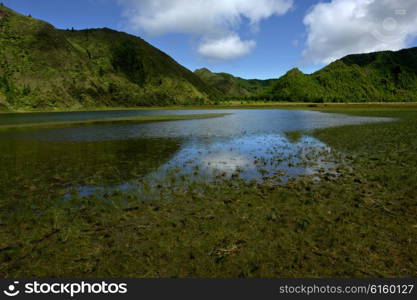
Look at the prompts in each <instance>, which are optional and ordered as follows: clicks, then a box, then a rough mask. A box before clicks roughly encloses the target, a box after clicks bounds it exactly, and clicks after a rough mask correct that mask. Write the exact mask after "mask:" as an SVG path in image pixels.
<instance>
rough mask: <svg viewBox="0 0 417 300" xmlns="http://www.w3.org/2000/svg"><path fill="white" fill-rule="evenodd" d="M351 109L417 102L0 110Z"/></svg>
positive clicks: (410, 106)
mask: <svg viewBox="0 0 417 300" xmlns="http://www.w3.org/2000/svg"><path fill="white" fill-rule="evenodd" d="M275 108H276V109H308V110H320V109H333V108H338V109H350V108H377V109H379V108H386V109H392V108H398V109H417V102H366V103H353V102H352V103H304V102H262V101H246V102H241V101H229V102H223V103H220V104H217V105H185V106H149V107H144V106H139V107H92V108H85V107H84V108H79V109H75V108H68V109H54V110H13V111H0V116H1V115H2V114H16V113H18V114H31V113H63V112H100V111H128V110H216V109H219V110H222V109H275Z"/></svg>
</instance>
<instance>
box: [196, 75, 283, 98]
mask: <svg viewBox="0 0 417 300" xmlns="http://www.w3.org/2000/svg"><path fill="white" fill-rule="evenodd" d="M194 73H195V74H196V75H197V76H199V77H200V78H201V79H202V80H203V81H204V82H205V83H206V84H207V85H208V86H210V87H212V88H214V89H216V90H218V92H219V93H220V94H221V95H223V98H222V99H223V100H231V99H238V100H246V99H251V98H252V97H253V96H254V95H259V94H261V93H263V92H264V90H265V89H266V88H268V87H270V86H271V85H272V84H273V83H274V82H275V81H276V79H268V80H258V79H243V78H239V77H234V76H233V75H230V74H227V73H213V72H211V71H210V70H208V69H199V70H196V71H195V72H194Z"/></svg>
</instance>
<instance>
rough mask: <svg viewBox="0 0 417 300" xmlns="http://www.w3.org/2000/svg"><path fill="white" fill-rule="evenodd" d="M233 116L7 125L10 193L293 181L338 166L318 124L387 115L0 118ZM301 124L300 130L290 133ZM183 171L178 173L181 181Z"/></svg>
mask: <svg viewBox="0 0 417 300" xmlns="http://www.w3.org/2000/svg"><path fill="white" fill-rule="evenodd" d="M211 113H228V114H229V115H226V116H223V117H219V118H212V119H198V120H183V121H174V122H156V123H142V124H128V125H121V124H119V125H94V126H74V127H70V128H43V129H34V128H32V129H25V130H22V129H20V130H8V131H1V132H0V163H1V164H0V165H1V171H0V188H1V190H2V195H3V196H4V195H8V193H12V192H14V193H15V192H19V191H28V192H30V191H32V192H36V191H39V189H43V188H45V186H48V191H51V192H53V193H55V192H59V193H62V194H63V195H67V192H68V191H69V190H76V191H77V193H78V195H81V196H88V195H89V194H91V193H97V192H100V191H103V190H108V189H111V190H126V189H132V188H137V187H138V186H141V184H142V183H143V182H145V181H146V182H151V183H154V184H164V183H167V182H168V181H173V180H174V181H176V180H177V181H183V182H188V183H189V182H194V181H204V182H213V181H215V180H218V179H221V178H232V177H233V178H241V179H243V180H249V181H267V180H269V181H271V182H272V183H277V184H279V183H281V182H286V181H287V180H288V179H289V178H295V177H298V176H306V175H314V174H315V173H316V172H325V171H328V172H331V169H332V168H333V167H334V164H335V163H334V162H328V161H326V160H325V156H323V153H326V152H329V151H330V150H331V149H330V148H329V147H328V146H327V145H325V144H324V143H322V142H321V141H319V140H317V139H314V138H312V137H311V136H309V134H308V132H309V131H311V130H314V129H319V128H326V127H331V126H340V125H350V124H361V123H369V122H382V121H387V120H389V119H386V118H365V117H355V116H347V115H340V114H327V113H321V112H316V111H304V110H278V109H266V110H265V109H259V110H257V109H250V110H243V109H239V110H128V111H102V112H71V113H32V114H2V115H0V124H1V125H8V124H22V123H39V122H55V121H79V120H91V119H103V118H119V117H134V116H152V115H155V116H161V115H188V114H211ZM293 131H302V132H303V134H300V135H295V136H293V135H291V134H288V132H293ZM173 178H174V179H173Z"/></svg>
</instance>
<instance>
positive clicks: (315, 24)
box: [304, 0, 417, 64]
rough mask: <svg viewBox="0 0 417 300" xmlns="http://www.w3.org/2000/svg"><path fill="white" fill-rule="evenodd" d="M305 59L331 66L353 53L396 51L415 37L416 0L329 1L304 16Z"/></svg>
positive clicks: (416, 19)
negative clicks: (333, 62)
mask: <svg viewBox="0 0 417 300" xmlns="http://www.w3.org/2000/svg"><path fill="white" fill-rule="evenodd" d="M304 24H305V25H306V26H307V33H308V38H307V45H306V49H305V51H304V57H305V59H306V60H307V61H308V62H310V63H314V64H320V63H326V64H327V63H330V62H332V61H334V60H336V59H339V58H341V57H343V56H345V55H348V54H352V53H366V52H373V51H381V50H399V49H401V48H404V47H406V46H407V45H408V43H409V41H410V40H412V39H413V38H415V37H416V36H417V1H416V0H332V1H330V2H326V3H324V2H323V3H318V4H316V5H315V6H314V7H313V8H312V9H311V11H310V12H309V13H308V14H307V15H306V16H305V18H304Z"/></svg>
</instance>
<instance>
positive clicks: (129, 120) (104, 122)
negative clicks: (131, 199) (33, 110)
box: [0, 113, 229, 130]
mask: <svg viewBox="0 0 417 300" xmlns="http://www.w3.org/2000/svg"><path fill="white" fill-rule="evenodd" d="M226 115H229V114H221V113H219V114H198V115H197V114H194V115H178V116H139V117H127V118H108V119H91V120H80V121H57V122H43V123H42V122H40V123H23V124H8V125H0V130H12V129H27V128H62V127H70V126H74V125H76V126H77V125H78V126H86V125H108V124H129V123H130V124H131V123H150V122H172V121H183V120H196V119H211V118H218V117H223V116H226Z"/></svg>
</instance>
